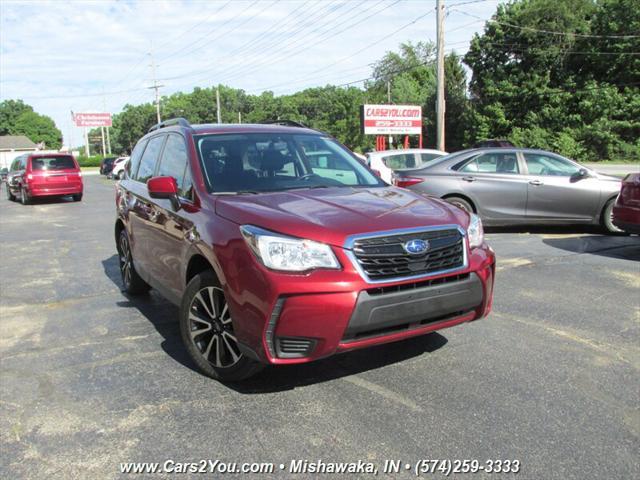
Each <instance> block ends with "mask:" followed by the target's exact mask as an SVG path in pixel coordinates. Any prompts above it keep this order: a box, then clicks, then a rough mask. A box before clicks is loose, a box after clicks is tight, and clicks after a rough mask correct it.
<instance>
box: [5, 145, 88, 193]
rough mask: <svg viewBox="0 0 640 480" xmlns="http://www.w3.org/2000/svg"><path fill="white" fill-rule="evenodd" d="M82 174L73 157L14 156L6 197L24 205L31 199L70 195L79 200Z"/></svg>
mask: <svg viewBox="0 0 640 480" xmlns="http://www.w3.org/2000/svg"><path fill="white" fill-rule="evenodd" d="M82 192H83V184H82V173H81V172H80V167H79V166H78V162H76V159H75V158H73V155H67V154H59V153H53V154H52V153H30V154H25V155H21V156H19V157H17V158H16V159H15V160H14V161H13V163H12V164H11V168H10V169H9V173H8V175H7V198H9V200H15V199H16V197H18V196H19V197H20V200H21V201H22V203H23V204H25V205H26V204H27V203H29V201H30V200H31V199H32V198H34V197H45V196H60V197H62V196H66V195H71V196H72V197H73V199H74V200H75V201H76V202H79V201H80V200H82Z"/></svg>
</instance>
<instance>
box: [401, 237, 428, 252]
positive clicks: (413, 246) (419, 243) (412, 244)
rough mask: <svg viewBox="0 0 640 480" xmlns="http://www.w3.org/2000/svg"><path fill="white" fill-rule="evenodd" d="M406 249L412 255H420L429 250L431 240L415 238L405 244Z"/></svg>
mask: <svg viewBox="0 0 640 480" xmlns="http://www.w3.org/2000/svg"><path fill="white" fill-rule="evenodd" d="M403 248H404V250H405V251H406V252H407V253H410V254H411V255H420V254H421V253H424V252H426V251H427V250H429V242H427V241H426V240H421V239H419V238H414V239H413V240H409V241H408V242H407V243H405V244H404V245H403Z"/></svg>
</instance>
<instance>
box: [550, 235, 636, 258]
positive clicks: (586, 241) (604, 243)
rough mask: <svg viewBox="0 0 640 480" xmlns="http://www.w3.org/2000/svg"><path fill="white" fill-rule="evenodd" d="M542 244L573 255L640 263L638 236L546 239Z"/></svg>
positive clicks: (590, 236)
mask: <svg viewBox="0 0 640 480" xmlns="http://www.w3.org/2000/svg"><path fill="white" fill-rule="evenodd" d="M542 242H543V243H545V244H546V245H549V246H551V247H554V248H559V249H561V250H566V251H569V252H573V253H588V254H591V255H601V256H603V257H610V258H620V259H623V260H632V261H635V262H640V237H638V236H606V235H589V236H580V237H567V238H545V239H543V240H542Z"/></svg>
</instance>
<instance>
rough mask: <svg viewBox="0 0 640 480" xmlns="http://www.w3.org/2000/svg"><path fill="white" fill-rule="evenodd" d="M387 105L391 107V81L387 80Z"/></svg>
mask: <svg viewBox="0 0 640 480" xmlns="http://www.w3.org/2000/svg"><path fill="white" fill-rule="evenodd" d="M387 103H388V104H389V105H391V80H387Z"/></svg>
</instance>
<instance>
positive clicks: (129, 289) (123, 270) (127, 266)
mask: <svg viewBox="0 0 640 480" xmlns="http://www.w3.org/2000/svg"><path fill="white" fill-rule="evenodd" d="M117 247H118V263H119V265H120V278H121V279H122V286H123V288H122V291H123V292H125V293H128V294H129V295H140V294H143V293H147V292H148V291H149V289H150V288H151V287H150V286H149V284H148V283H147V282H145V281H144V280H143V279H142V277H140V275H138V272H136V268H135V267H134V265H133V257H132V256H131V247H130V243H129V235H127V230H126V229H122V231H121V232H120V237H119V238H118V245H117Z"/></svg>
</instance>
